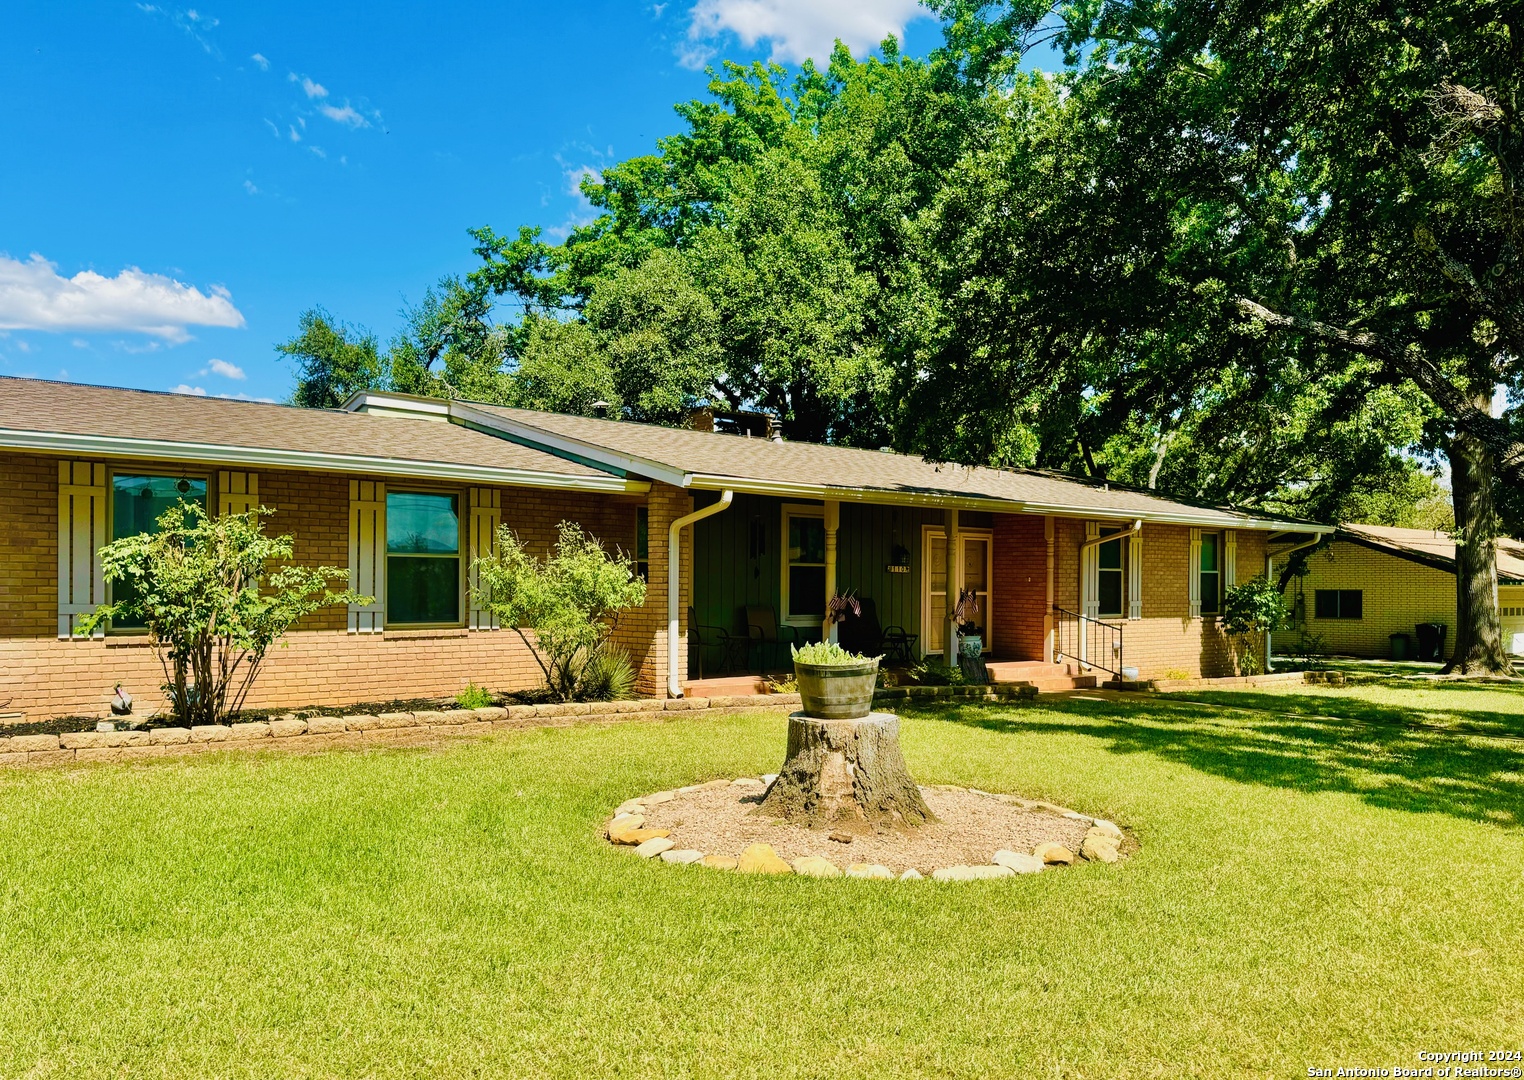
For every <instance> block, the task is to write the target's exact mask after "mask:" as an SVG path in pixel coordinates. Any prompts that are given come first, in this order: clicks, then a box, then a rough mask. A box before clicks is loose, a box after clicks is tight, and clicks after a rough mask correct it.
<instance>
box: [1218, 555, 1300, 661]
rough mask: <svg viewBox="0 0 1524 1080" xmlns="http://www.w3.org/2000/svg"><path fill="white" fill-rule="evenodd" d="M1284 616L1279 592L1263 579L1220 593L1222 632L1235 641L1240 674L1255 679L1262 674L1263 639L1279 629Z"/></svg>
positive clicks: (1271, 583) (1256, 579) (1283, 622)
mask: <svg viewBox="0 0 1524 1080" xmlns="http://www.w3.org/2000/svg"><path fill="white" fill-rule="evenodd" d="M1287 614H1288V613H1287V611H1286V601H1285V600H1284V599H1283V598H1282V596H1281V590H1280V588H1279V587H1278V586H1277V585H1276V584H1275V583H1274V582H1273V581H1270V580H1269V579H1268V578H1265V577H1257V578H1254V579H1252V580H1250V581H1245V582H1244V583H1243V584H1241V585H1234V586H1232V587H1230V588H1229V589H1227V590H1226V591H1225V592H1224V593H1223V598H1222V628H1223V629H1224V630H1225V631H1227V633H1228V635H1229V636H1230V637H1232V638H1234V639H1235V640H1234V652H1235V654H1236V659H1237V661H1238V669H1239V671H1241V672H1243V673H1244V674H1245V675H1258V674H1260V673H1261V672H1263V671H1264V670H1265V664H1264V658H1263V657H1262V656H1261V655H1260V645H1261V644H1262V638H1263V635H1264V634H1266V633H1272V632H1274V631H1276V630H1280V629H1282V628H1283V627H1284V626H1285V625H1286V619H1287Z"/></svg>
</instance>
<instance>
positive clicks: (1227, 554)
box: [1222, 529, 1238, 594]
mask: <svg viewBox="0 0 1524 1080" xmlns="http://www.w3.org/2000/svg"><path fill="white" fill-rule="evenodd" d="M1237 584H1238V532H1237V531H1236V530H1234V529H1229V530H1228V531H1227V532H1225V533H1223V534H1222V591H1223V593H1224V594H1226V593H1227V591H1228V590H1229V589H1231V588H1232V587H1233V586H1234V585H1237Z"/></svg>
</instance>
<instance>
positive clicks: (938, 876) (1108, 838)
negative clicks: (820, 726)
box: [603, 773, 1138, 882]
mask: <svg viewBox="0 0 1524 1080" xmlns="http://www.w3.org/2000/svg"><path fill="white" fill-rule="evenodd" d="M776 779H777V776H776V774H773V773H768V774H764V775H763V776H760V777H758V776H738V777H736V778H735V779H734V780H723V779H721V780H709V781H706V782H704V783H701V784H690V785H688V786H686V787H680V788H670V789H667V790H665V791H657V792H653V793H651V794H650V795H643V796H639V797H637V798H634V799H627V800H625V801H624V802H623V803H620V804H619V807H618V809H616V810H615V811H614V813H613V815H612V816H610V818H609V819H608V820H607V821H606V822H605V823H604V827H603V835H604V837H605V838H606V839H607V840H608V841H609V843H610V844H613V845H614V846H615V847H620V848H626V849H629V850H632V851H634V853H635V854H636V855H638V856H640V857H641V858H644V859H653V860H654V859H658V858H659V859H660V860H661V861H662V862H666V863H673V864H677V865H680V866H688V865H694V864H697V865H699V866H702V867H706V868H708V869H712V870H730V871H734V872H736V873H741V874H748V873H749V874H768V875H785V874H791V875H796V876H799V877H815V878H837V877H846V878H862V879H867V880H880V881H923V880H926V875H924V874H922V873H921V872H920V871H918V870H916V869H914V868H911V869H908V870H906V871H904V872H903V873H901V874H898V875H897V874H895V873H894V871H892V870H890V869H889V868H888V867H887V866H883V865H880V864H869V863H853V864H850V865H848V866H846V867H845V868H843V867H840V866H837V865H836V864H835V863H833V862H832V861H831V860H829V859H826V858H823V857H821V856H818V855H805V856H802V857H800V858H798V859H795V860H794V861H793V862H792V863H790V862H788V861H787V860H785V859H783V858H782V857H780V856H779V855H778V853H777V852H776V851H774V850H773V846H772V845H771V844H750V845H748V846H747V847H746V849H745V850H744V851H742V852H741V853H740V854H739V855H730V854H725V853H721V852H707V853H706V852H704V851H701V850H699V849H697V848H683V847H679V846H678V841H677V840H675V839H673V835H672V830H670V829H648V828H646V827H645V823H646V819H645V813H646V811H647V810H648V809H649V808H650V807H652V806H660V805H662V804H664V803H667V802H671V801H672V800H673V799H675V798H677V797H678V796H679V795H686V794H688V793H690V792H695V791H708V790H713V789H717V788H725V787H736V788H742V789H745V790H751V791H765V790H766V789H767V788H768V787H770V786H771V785H772V782H773V781H774V780H776ZM921 789H922V791H959V792H967V793H968V794H970V795H977V796H981V797H983V798H987V799H994V800H996V801H998V802H1002V803H1006V804H1007V805H1010V806H1019V807H1021V808H1022V809H1024V810H1039V811H1045V812H1047V813H1050V814H1057V815H1059V816H1060V817H1066V818H1070V819H1071V820H1075V821H1081V822H1085V823H1086V824H1087V825H1088V828H1087V829H1086V831H1085V837H1084V840H1083V842H1082V843H1081V844H1080V850H1079V851H1078V852H1077V853H1076V852H1073V851H1070V850H1069V849H1068V848H1067V847H1065V846H1064V845H1063V844H1059V843H1056V842H1053V841H1047V842H1044V843H1040V844H1038V845H1036V846H1035V847H1034V848H1033V849H1032V851H1031V852H1018V851H1010V850H1007V849H1004V848H1002V849H1000V850H998V851H996V852H994V853H993V854H992V855H991V856H990V861H989V862H988V863H984V864H980V865H967V864H960V865H957V866H942V867H937V868H936V869H935V870H933V871H932V872H931V875H930V878H931V880H933V881H940V882H955V881H985V880H992V879H998V878H1008V877H1017V876H1019V875H1022V874H1036V873H1040V872H1042V871H1044V870H1047V869H1050V868H1053V867H1059V866H1072V865H1074V863H1075V862H1077V861H1079V862H1100V863H1116V862H1118V861H1120V860H1123V859H1127V858H1129V857H1130V856H1131V854H1132V852H1133V851H1136V850H1137V848H1138V844H1137V841H1136V839H1135V838H1132V837H1129V836H1128V835H1127V834H1126V833H1125V832H1124V831H1123V830H1122V828H1121V827H1120V826H1119V825H1117V824H1116V823H1115V822H1113V821H1108V820H1106V819H1105V818H1097V817H1091V816H1090V815H1088V814H1082V813H1080V812H1079V811H1078V810H1070V809H1069V808H1068V807H1064V806H1057V805H1055V804H1053V803H1049V802H1043V801H1041V800H1037V799H1023V798H1020V797H1019V796H1016V795H1006V794H1001V793H997V792H991V791H982V790H980V789H979V788H972V787H968V788H966V787H958V786H956V785H952V784H922V785H921ZM1124 844H1126V845H1127V846H1128V848H1129V850H1128V851H1127V852H1124V851H1123V850H1122V848H1123V845H1124Z"/></svg>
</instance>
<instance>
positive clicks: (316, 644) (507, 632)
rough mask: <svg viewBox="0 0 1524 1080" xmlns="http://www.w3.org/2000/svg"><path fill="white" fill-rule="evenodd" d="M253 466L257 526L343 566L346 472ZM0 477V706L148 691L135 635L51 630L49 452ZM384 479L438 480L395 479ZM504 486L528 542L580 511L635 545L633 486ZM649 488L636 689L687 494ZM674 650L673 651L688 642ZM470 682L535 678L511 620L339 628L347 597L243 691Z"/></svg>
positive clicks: (341, 693) (169, 465) (263, 697)
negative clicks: (260, 521) (504, 623)
mask: <svg viewBox="0 0 1524 1080" xmlns="http://www.w3.org/2000/svg"><path fill="white" fill-rule="evenodd" d="M108 464H111V463H108ZM121 469H122V471H127V470H131V471H134V472H166V473H169V474H178V473H181V472H186V473H192V474H202V473H205V474H208V475H210V477H211V478H212V481H213V490H212V493H211V499H212V503H213V505H214V506H215V505H216V498H217V493H216V490H215V482H216V472H217V470H216V469H209V468H204V467H194V466H189V465H186V464H184V463H174V462H160V463H143V462H133V463H131V464H123V465H122V466H121ZM253 471H256V472H257V473H258V475H259V495H260V503H261V504H262V505H265V506H268V507H270V508H272V509H274V510H275V511H276V514H275V515H274V516H273V517H272V518H270V519H268V522H267V528H269V529H271V530H272V531H274V532H277V533H281V534H290V535H292V536H293V537H294V546H295V553H294V561H296V562H298V563H300V564H303V565H331V566H346V565H347V563H348V558H349V479H350V477H348V476H342V475H335V474H325V473H314V472H300V471H290V470H286V471H282V470H262V469H261V470H253ZM0 478H3V480H4V482H3V483H0V703H3V702H5V701H6V700H7V699H9V701H10V704H9V705H8V706H4V707H5V708H8V709H11V710H20V711H24V712H26V713H28V715H30V716H37V717H40V716H46V715H57V714H60V713H73V712H79V713H94V712H100V711H102V710H103V709H104V708H105V705H106V702H107V700H108V698H109V696H110V693H111V687H112V685H113V684H114V683H115V682H117V681H122V682H124V683H126V684H127V685H128V687H129V688H130V689H132V691H133V692H134V693H135V694H136V695H137V696H138V697H139V698H140V700H144V701H145V702H146V701H149V700H151V699H153V698H155V697H156V696H157V687H158V686H159V684H160V683H161V682H163V675H162V673H161V672H160V670H159V668H158V665H157V663H156V661H155V660H154V658H153V655H152V651H151V650H150V649H148V648H147V647H146V645H144V643H143V641H142V639H138V638H124V637H109V638H107V639H106V640H104V641H59V640H58V639H57V603H58V588H57V581H56V578H57V566H58V525H57V520H56V519H57V514H58V466H57V459H56V458H51V457H46V456H42V455H27V454H0ZM374 479H386V478H384V477H375V478H374ZM391 484H392V486H393V487H394V488H420V487H422V488H428V487H434V486H436V485H427V484H419V483H417V482H416V481H406V480H392V481H391ZM445 489H446V490H453V491H458V492H459V493H460V495H461V497H462V498H461V507H462V514H465V513H466V512H467V511H466V508H467V505H468V503H467V499H466V492H467V485H450V486H447V487H446V488H445ZM503 492H504V495H503V500H502V504H503V522H504V523H505V524H507V525H509V526H510V527H511V528H513V529H514V530H515V531H516V532H517V533H518V534H519V536H520V538H521V539H522V540H523V541H524V542H525V543H526V544H527V545H528V546H529V547H530V549H531V550H533V551H535V552H537V553H539V554H544V553H545V552H548V551H549V550H550V546H551V544H552V543H553V541H554V539H555V536H556V529H557V526H558V524H559V523H560V522H561V521H563V520H572V521H576V522H578V523H579V524H581V525H582V526H583V527H584V528H585V529H587V530H588V531H589V532H590V533H592V534H593V535H595V536H597V537H598V538H599V539H601V540H603V541H604V542H605V543H606V544H607V545H608V546H610V547H611V548H612V547H617V548H619V549H622V550H624V551H626V552H633V549H634V545H635V517H636V508H637V507H638V506H640V505H641V504H642V502H643V500H642V498H640V497H638V496H617V495H601V494H595V493H578V492H562V491H552V490H542V489H529V488H512V489H509V488H504V489H503ZM649 499H650V519H651V525H650V538H651V543H650V563H651V580H650V583H649V588H648V590H647V600H646V604H645V605H644V607H643V608H641V609H639V610H636V611H632V612H627V613H626V614H625V616H624V617H623V618H622V620H621V623H620V626H619V629H618V631H617V634H616V640H617V641H618V643H619V644H620V645H621V646H623V647H624V648H626V649H628V650H629V651H630V653H631V655H632V657H633V658H634V659H635V661H636V663H637V666H638V668H639V671H640V676H639V683H638V686H639V691H640V692H641V693H643V694H648V695H650V694H660V693H661V692H662V690H663V688H664V686H665V682H666V602H667V597H666V580H667V566H666V552H665V547H666V537H667V524H668V523H669V522H670V521H671V520H672V519H673V518H675V517H678V516H680V515H682V514H685V513H687V512H688V511H689V510H690V509H691V507H692V500H691V497H690V496H689V495H688V494H687V493H686V492H683V491H680V490H679V489H676V488H670V487H665V486H663V485H657V486H656V487H655V488H654V489H653V491H652V493H651V495H650V496H649ZM683 580H686V578H684V579H683ZM686 603H687V600H686V597H685V598H684V601H683V606H682V607H681V608H680V611H682V612H684V613H685V612H686ZM679 653H680V657H682V658H683V660H682V662H683V663H685V662H686V650H679ZM680 674H683V673H682V672H680ZM472 681H474V682H476V683H479V684H481V685H485V686H488V687H491V688H493V689H499V690H505V691H512V690H523V689H529V688H531V687H534V686H538V685H539V684H540V683H541V681H542V680H541V674H540V670H539V668H538V666H537V665H536V664H535V662H534V658H533V656H532V654H531V652H530V651H529V649H528V647H527V646H526V645H525V643H524V641H523V640H522V639H521V638H520V637H519V635H518V633H517V632H515V631H513V630H511V629H504V630H499V631H493V632H474V633H469V634H468V633H466V632H465V631H463V630H455V631H389V632H387V633H386V634H384V635H375V634H361V635H351V634H349V633H347V632H346V613H345V610H344V609H343V608H342V607H335V608H330V609H326V610H324V611H321V612H318V613H316V614H314V615H312V616H310V617H309V618H307V619H306V620H304V621H303V622H302V624H300V625H299V626H298V627H297V629H296V630H295V631H294V632H293V633H292V634H291V635H290V636H289V637H288V639H287V645H286V646H284V647H282V646H277V647H276V648H275V649H274V650H273V651H272V652H271V654H270V656H269V657H268V658H267V660H266V661H265V667H264V670H263V671H262V673H261V675H260V677H259V679H258V681H257V682H256V683H255V686H254V690H253V692H252V693H251V695H250V698H249V702H248V704H249V705H250V706H251V707H257V708H269V707H277V706H282V705H288V706H299V705H303V704H318V703H328V704H343V703H345V702H353V701H364V700H390V699H393V698H409V697H419V696H437V695H441V694H453V693H455V692H456V691H458V690H459V689H460V688H461V687H463V686H465V685H466V684H467V683H468V682H472Z"/></svg>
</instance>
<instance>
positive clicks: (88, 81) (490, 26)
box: [0, 0, 937, 399]
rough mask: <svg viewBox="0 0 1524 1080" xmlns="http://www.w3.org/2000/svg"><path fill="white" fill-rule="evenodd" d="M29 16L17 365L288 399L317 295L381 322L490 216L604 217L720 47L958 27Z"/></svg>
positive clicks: (477, 10)
mask: <svg viewBox="0 0 1524 1080" xmlns="http://www.w3.org/2000/svg"><path fill="white" fill-rule="evenodd" d="M6 22H7V26H6V33H5V34H4V35H3V36H0V146H4V148H5V153H4V161H5V163H6V167H5V168H0V374H4V375H32V376H37V377H41V378H66V379H70V380H74V381H79V382H95V383H106V384H110V385H117V386H134V387H141V388H145V389H153V390H167V389H172V388H177V387H178V388H185V389H189V390H195V391H200V392H204V393H208V394H229V395H248V396H250V397H268V398H277V399H279V398H283V397H284V396H285V395H286V394H287V393H288V392H289V390H290V385H291V371H290V367H289V365H288V364H286V363H284V362H283V361H281V360H280V359H279V358H278V357H277V356H276V354H275V351H274V348H273V346H274V345H275V344H276V343H277V342H279V341H282V340H284V339H285V338H287V337H289V336H291V334H292V332H293V330H294V327H295V325H296V319H297V316H298V314H299V313H300V312H301V311H302V310H304V309H305V308H307V307H310V306H312V305H314V304H322V305H323V306H325V307H327V308H328V309H329V310H330V311H331V312H333V314H334V315H336V316H338V317H339V318H341V319H344V320H347V321H352V322H357V323H361V324H364V325H366V326H368V327H370V328H371V329H373V330H375V331H377V332H378V333H379V334H380V335H381V336H382V338H383V339H385V338H386V337H387V336H389V335H390V333H391V332H392V331H393V329H394V328H395V327H396V325H397V323H398V318H397V312H398V309H399V308H400V307H401V306H402V305H403V303H404V302H406V301H415V300H417V299H418V297H419V295H420V294H421V293H422V291H423V290H424V288H426V287H427V286H428V285H430V284H431V283H432V282H434V281H435V280H437V279H438V278H439V277H440V276H441V275H442V274H446V273H461V272H465V271H468V270H470V269H472V268H473V266H474V264H475V263H474V257H473V256H472V254H471V250H470V240H469V238H468V237H467V236H466V230H467V229H468V228H470V227H472V226H476V225H492V226H494V227H495V228H497V229H499V230H500V231H502V230H509V229H514V228H516V227H517V226H518V225H519V224H521V223H536V224H542V225H544V226H546V227H547V229H548V230H551V231H552V232H554V231H555V230H557V229H561V230H564V229H565V228H566V227H567V226H568V225H569V224H570V223H573V222H575V221H578V220H581V219H582V218H583V217H584V216H585V215H586V212H587V208H586V205H585V203H583V201H582V200H581V198H580V196H579V195H578V194H577V193H576V190H575V185H576V181H577V179H578V178H579V177H580V176H581V175H582V173H583V172H584V170H587V169H593V170H597V169H599V168H602V167H603V166H605V165H607V164H609V163H611V162H614V161H618V160H622V159H624V158H627V157H630V156H633V155H635V154H640V153H645V152H648V151H650V150H651V149H652V147H653V144H654V141H655V139H656V138H657V137H658V136H660V135H662V134H665V133H667V132H670V131H673V130H675V129H676V128H677V123H678V122H677V119H676V117H675V116H674V114H673V112H672V106H673V104H674V103H675V102H677V101H680V100H685V99H688V98H693V97H699V96H702V95H703V92H704V85H705V82H706V78H705V76H704V74H703V72H702V70H701V69H702V66H703V64H704V63H705V62H713V61H715V60H716V59H718V58H720V57H726V58H731V59H739V60H749V59H752V58H764V59H765V58H769V57H771V58H776V59H778V60H781V61H784V62H788V63H793V62H797V61H798V60H799V59H800V58H801V57H803V56H806V55H815V56H820V55H823V54H824V52H825V51H827V50H828V49H829V46H830V42H831V41H832V40H833V39H834V38H835V37H837V36H840V37H842V38H843V40H845V41H846V42H847V43H848V44H849V45H851V46H852V47H853V48H854V50H855V51H856V52H857V53H858V54H859V55H861V54H862V53H864V52H865V51H866V50H867V49H869V48H871V47H872V45H873V43H874V42H876V41H878V40H881V39H882V37H883V35H884V33H885V32H886V31H895V32H897V33H899V34H902V35H904V38H905V40H906V41H907V48H908V49H909V50H910V51H912V52H917V53H920V52H924V51H925V50H926V49H928V48H930V47H931V46H932V45H933V44H934V43H935V40H936V32H937V28H936V24H935V23H934V22H932V21H931V20H930V19H928V18H926V17H925V15H924V13H923V12H921V11H920V10H919V9H918V8H917V7H916V5H915V2H914V0H841V2H837V3H832V2H830V0H672V2H670V3H665V4H650V3H639V2H635V0H630V2H615V0H609V2H587V3H571V4H532V3H506V4H474V5H458V4H442V3H434V4H421V3H420V4H404V3H385V2H376V3H367V4H354V3H330V4H316V3H288V2H284V0H280V2H268V0H262V2H260V3H258V4H251V3H243V4H237V5H234V4H228V3H223V2H219V0H207V2H206V4H205V5H202V4H200V3H197V4H195V5H194V6H184V5H176V4H170V3H162V2H159V0H155V2H153V3H148V2H141V3H139V2H133V0H121V2H117V0H99V2H85V3H78V4H68V5H64V4H59V3H56V2H45V0H19V2H17V0H12V2H11V3H10V4H8V5H7V15H6Z"/></svg>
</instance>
